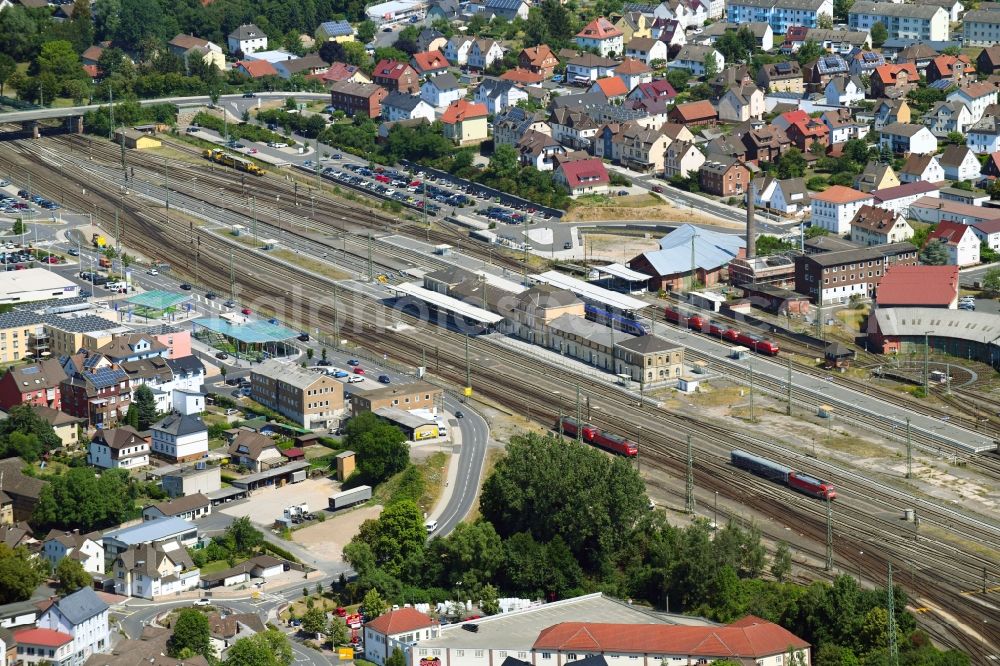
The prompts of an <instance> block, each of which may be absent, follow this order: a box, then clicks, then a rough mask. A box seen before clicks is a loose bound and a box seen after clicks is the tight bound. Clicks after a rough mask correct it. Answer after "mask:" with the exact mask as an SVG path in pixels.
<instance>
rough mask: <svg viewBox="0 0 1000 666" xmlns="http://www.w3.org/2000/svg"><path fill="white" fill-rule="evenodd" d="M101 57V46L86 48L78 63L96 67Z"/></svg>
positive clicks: (102, 49) (102, 52) (102, 51)
mask: <svg viewBox="0 0 1000 666" xmlns="http://www.w3.org/2000/svg"><path fill="white" fill-rule="evenodd" d="M169 45H170V44H169V42H168V43H167V46H168V47H169ZM102 55H104V47H103V46H98V45H96V44H95V45H94V46H88V47H87V48H86V49H85V50H84V52H83V53H81V54H80V62H81V63H82V64H84V65H92V66H94V67H96V66H97V63H98V61H99V60H100V59H101V56H102Z"/></svg>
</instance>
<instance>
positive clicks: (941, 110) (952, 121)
mask: <svg viewBox="0 0 1000 666" xmlns="http://www.w3.org/2000/svg"><path fill="white" fill-rule="evenodd" d="M972 122H973V121H972V112H971V111H969V107H967V106H966V105H965V104H962V103H961V102H959V101H957V100H956V101H952V102H949V101H941V102H938V103H936V104H935V105H934V108H932V109H931V110H930V112H928V114H927V115H926V116H924V124H925V125H927V127H928V128H929V129H930V131H931V133H932V134H934V136H940V137H944V136H947V135H948V134H951V133H952V132H958V133H960V134H964V133H965V128H966V127H968V126H969V125H971V124H972Z"/></svg>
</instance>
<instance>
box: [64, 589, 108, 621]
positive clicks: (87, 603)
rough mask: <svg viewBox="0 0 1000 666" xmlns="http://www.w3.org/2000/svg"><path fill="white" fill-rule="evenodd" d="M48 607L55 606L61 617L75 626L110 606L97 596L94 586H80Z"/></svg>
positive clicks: (105, 610)
mask: <svg viewBox="0 0 1000 666" xmlns="http://www.w3.org/2000/svg"><path fill="white" fill-rule="evenodd" d="M50 608H56V609H57V610H58V611H59V613H60V614H61V615H62V616H63V617H65V618H66V619H67V620H68V621H69V622H70V623H71V624H72V625H73V626H76V625H79V624H83V623H84V622H86V621H87V620H89V619H90V618H92V617H94V616H95V615H98V614H100V613H104V612H107V610H108V609H109V608H110V606H108V605H107V604H106V603H104V602H103V601H102V600H101V598H100V597H98V596H97V593H96V592H94V588H92V587H81V588H80V589H79V590H77V591H76V592H74V593H73V594H69V595H67V596H65V597H63V598H61V599H59V600H58V601H56V602H55V603H54V604H52V606H50Z"/></svg>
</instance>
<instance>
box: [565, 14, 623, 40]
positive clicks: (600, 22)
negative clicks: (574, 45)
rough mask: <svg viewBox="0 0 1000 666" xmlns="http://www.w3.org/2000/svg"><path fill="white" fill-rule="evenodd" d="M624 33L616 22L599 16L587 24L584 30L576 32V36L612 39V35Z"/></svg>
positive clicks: (617, 35)
mask: <svg viewBox="0 0 1000 666" xmlns="http://www.w3.org/2000/svg"><path fill="white" fill-rule="evenodd" d="M622 34H623V33H622V31H621V30H619V29H618V28H616V27H615V24H614V23H612V22H611V21H609V20H608V19H606V18H604V17H603V16H598V17H597V18H595V19H594V20H593V21H591V22H590V23H588V24H587V25H585V26H584V27H583V30H581V31H580V32H578V33H576V36H577V37H585V38H587V39H611V38H612V37H621V36H622Z"/></svg>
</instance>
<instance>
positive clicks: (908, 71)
mask: <svg viewBox="0 0 1000 666" xmlns="http://www.w3.org/2000/svg"><path fill="white" fill-rule="evenodd" d="M919 81H920V75H919V74H918V73H917V67H916V65H914V64H913V63H906V64H897V65H882V66H881V67H876V68H875V72H874V73H873V74H872V75H871V88H872V90H871V94H872V97H876V98H878V97H888V98H892V99H897V98H899V97H905V96H906V94H907V93H908V92H910V91H911V90H913V89H914V88H916V87H917V83H918V82H919Z"/></svg>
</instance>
